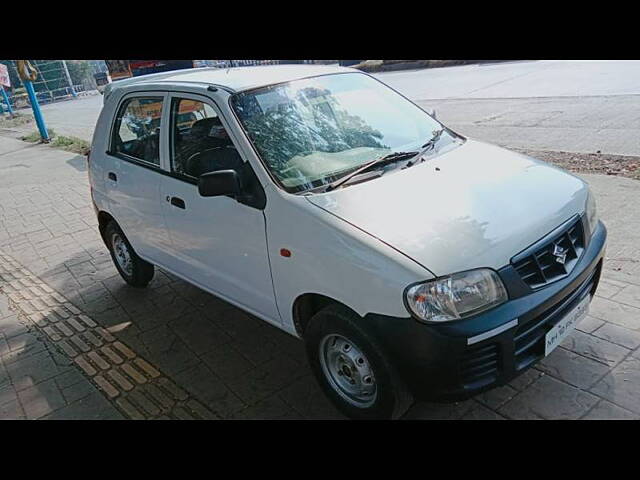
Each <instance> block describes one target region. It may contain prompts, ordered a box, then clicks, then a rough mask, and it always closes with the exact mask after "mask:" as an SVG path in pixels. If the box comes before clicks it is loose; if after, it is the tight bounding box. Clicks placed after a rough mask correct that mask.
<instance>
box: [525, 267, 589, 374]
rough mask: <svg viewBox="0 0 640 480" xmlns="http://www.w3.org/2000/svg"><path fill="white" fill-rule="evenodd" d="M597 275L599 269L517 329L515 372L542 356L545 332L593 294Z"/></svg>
mask: <svg viewBox="0 0 640 480" xmlns="http://www.w3.org/2000/svg"><path fill="white" fill-rule="evenodd" d="M598 273H599V267H598V268H597V269H595V270H594V271H593V272H592V273H591V275H589V277H588V278H587V279H586V280H585V281H584V282H582V284H580V285H579V286H578V287H577V288H575V289H574V290H573V291H572V292H571V293H569V294H568V295H567V296H565V297H564V298H563V299H562V300H561V301H560V302H558V303H556V304H555V305H554V306H553V307H551V308H549V309H547V310H545V311H544V312H542V313H541V314H539V315H537V316H536V317H535V318H534V319H532V320H531V321H529V322H527V323H526V324H525V325H520V326H519V327H518V329H517V330H516V333H515V335H514V338H513V340H514V355H515V368H516V370H522V369H523V368H526V367H528V366H529V365H531V364H532V363H533V362H535V361H536V360H538V359H540V358H542V357H543V356H544V337H545V336H546V334H547V332H548V331H549V330H551V329H552V328H553V326H554V325H555V324H556V323H557V322H558V321H559V319H560V318H562V317H563V316H564V315H565V314H567V313H568V312H569V311H570V310H571V309H572V308H573V307H575V306H576V305H577V304H578V302H580V300H582V299H583V298H584V296H585V295H587V291H590V292H591V293H592V294H593V287H594V283H595V282H596V281H597V275H598Z"/></svg>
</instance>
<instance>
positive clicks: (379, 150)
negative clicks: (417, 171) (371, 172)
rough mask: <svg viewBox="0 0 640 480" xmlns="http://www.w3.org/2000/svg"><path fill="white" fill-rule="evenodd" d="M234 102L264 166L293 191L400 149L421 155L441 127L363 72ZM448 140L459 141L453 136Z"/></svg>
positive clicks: (255, 93) (276, 88)
mask: <svg viewBox="0 0 640 480" xmlns="http://www.w3.org/2000/svg"><path fill="white" fill-rule="evenodd" d="M231 105H232V107H233V109H234V111H235V112H236V114H237V116H238V118H239V119H240V121H241V123H242V125H243V127H244V129H245V131H246V132H247V134H248V136H249V138H250V140H251V141H252V143H253V144H254V146H255V147H256V150H257V151H258V153H259V154H260V156H261V157H262V160H263V162H264V163H265V165H266V166H267V168H268V169H269V170H270V171H271V172H272V174H273V175H274V176H275V178H276V179H277V180H278V181H279V182H280V184H281V185H282V186H283V187H284V188H285V189H286V190H287V191H289V192H301V191H305V190H308V189H311V188H315V187H319V186H321V185H325V184H327V183H329V182H331V181H333V180H335V179H337V178H340V177H341V176H343V175H345V174H346V173H348V172H350V171H353V170H355V169H356V168H358V167H360V166H361V165H364V164H365V163H367V162H370V161H372V160H375V159H376V158H379V157H382V156H384V155H388V154H389V153H392V152H399V151H414V150H420V148H421V146H422V145H424V144H425V142H427V141H428V140H429V139H430V138H431V137H432V136H433V132H434V131H435V130H437V129H439V128H441V126H440V124H439V123H438V122H436V121H435V120H434V119H432V118H431V117H430V116H429V115H427V114H426V113H425V112H424V111H422V110H421V109H420V108H418V107H417V106H415V105H414V104H413V103H411V102H409V101H408V100H406V99H405V98H404V97H402V96H401V95H398V94H397V93H396V92H394V91H393V90H391V89H390V88H388V87H386V86H384V85H382V84H381V83H380V82H378V81H376V80H374V79H373V78H371V77H369V76H368V75H364V74H361V73H348V74H337V75H325V76H320V77H313V78H308V79H302V80H295V81H292V82H288V83H285V84H279V85H273V86H269V87H264V88H260V89H256V90H250V91H247V92H241V93H238V94H236V95H234V96H233V97H232V100H231ZM446 137H448V139H446V140H445V141H447V142H450V141H452V140H453V137H452V136H451V135H450V134H449V133H446V134H444V135H442V138H443V139H445V138H446ZM439 141H442V140H439Z"/></svg>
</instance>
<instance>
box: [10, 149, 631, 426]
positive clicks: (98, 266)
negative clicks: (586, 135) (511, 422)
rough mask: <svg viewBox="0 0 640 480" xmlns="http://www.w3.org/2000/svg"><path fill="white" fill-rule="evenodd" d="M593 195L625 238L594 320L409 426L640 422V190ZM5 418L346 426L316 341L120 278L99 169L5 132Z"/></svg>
mask: <svg viewBox="0 0 640 480" xmlns="http://www.w3.org/2000/svg"><path fill="white" fill-rule="evenodd" d="M584 178H585V179H586V180H587V181H588V182H589V183H590V184H591V185H592V188H593V189H594V192H595V194H596V197H597V199H598V206H599V211H600V215H601V217H602V218H603V220H604V221H605V223H606V224H607V226H608V228H609V232H610V237H609V244H608V252H607V263H605V270H604V273H603V280H602V283H601V286H600V289H599V291H598V294H597V296H596V298H595V299H594V301H593V302H592V306H591V314H590V316H589V317H587V318H586V319H585V320H583V321H582V323H581V324H580V325H579V326H578V330H576V331H575V332H574V333H573V334H572V336H570V337H569V338H568V339H567V340H565V342H564V343H563V344H562V345H561V347H559V348H558V349H557V350H556V351H554V352H553V353H552V354H551V355H550V356H549V357H547V359H545V360H544V361H543V362H541V363H540V364H538V365H537V366H536V367H535V368H534V369H532V370H530V371H528V372H527V373H526V374H525V375H523V376H521V377H519V378H518V379H516V380H515V381H514V382H512V383H511V384H509V385H507V386H504V387H501V388H499V389H495V390H492V391H490V392H487V393H485V394H483V395H480V396H478V397H476V398H474V399H472V400H468V401H465V402H460V403H457V404H453V405H436V404H430V403H419V404H416V405H415V406H414V407H413V408H412V409H411V410H410V411H409V412H408V414H407V418H415V419H440V418H455V419H458V418H465V419H502V418H512V419H518V418H587V419H591V418H636V419H637V418H640V375H639V374H638V372H640V368H639V367H640V241H639V240H640V228H639V227H640V218H638V213H637V212H638V211H639V208H638V207H639V206H640V182H637V181H633V180H629V179H625V178H619V177H607V176H599V175H588V176H584ZM0 418H154V419H161V418H174V419H180V418H244V419H258V418H291V419H295V418H317V419H327V418H341V416H340V414H339V413H338V412H336V411H335V409H333V407H332V406H331V405H330V404H329V403H328V401H327V400H326V398H325V397H324V395H322V393H321V392H320V390H319V388H318V387H317V385H316V384H315V381H314V380H313V378H312V377H311V374H310V371H309V368H308V366H307V363H306V358H305V355H304V350H303V348H302V343H301V342H300V341H298V340H296V339H294V338H293V337H290V336H288V335H287V334H285V333H283V332H281V331H279V330H277V329H275V328H274V327H271V326H269V325H267V324H265V323H264V322H261V321H259V320H257V319H255V318H253V317H251V316H250V315H247V314H245V313H244V312H241V311H240V310H238V309H236V308H235V307H233V306H231V305H228V304H226V303H225V302H222V301H221V300H219V299H217V298H215V297H213V296H212V295H209V294H207V293H205V292H203V291H201V290H199V289H197V288H195V287H193V286H191V285H188V284H187V283H185V282H183V281H181V280H179V279H177V278H175V277H173V276H172V275H170V274H168V273H166V272H163V271H161V270H159V271H157V272H156V276H155V278H154V280H153V281H152V282H151V284H150V285H149V287H148V288H146V289H143V290H138V289H132V288H130V287H128V286H127V285H126V284H125V283H124V282H123V281H122V280H121V279H120V277H119V276H118V274H117V272H116V270H115V267H114V266H113V264H112V263H111V259H110V257H109V255H108V253H107V250H106V248H105V247H104V245H103V244H102V241H101V239H100V237H99V234H98V231H97V226H96V219H95V214H94V212H93V210H92V208H91V206H90V200H89V190H88V183H87V172H86V160H85V158H84V157H80V156H76V155H74V154H70V153H67V152H62V151H58V150H55V149H52V148H49V147H46V146H41V145H36V146H33V145H28V144H24V143H22V142H19V141H16V140H12V139H7V138H2V137H0Z"/></svg>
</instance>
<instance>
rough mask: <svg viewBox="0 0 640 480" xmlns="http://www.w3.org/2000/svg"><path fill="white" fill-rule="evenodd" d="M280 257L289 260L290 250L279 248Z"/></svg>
mask: <svg viewBox="0 0 640 480" xmlns="http://www.w3.org/2000/svg"><path fill="white" fill-rule="evenodd" d="M280 255H282V256H283V257H285V258H289V257H290V256H291V250H288V249H286V248H281V249H280Z"/></svg>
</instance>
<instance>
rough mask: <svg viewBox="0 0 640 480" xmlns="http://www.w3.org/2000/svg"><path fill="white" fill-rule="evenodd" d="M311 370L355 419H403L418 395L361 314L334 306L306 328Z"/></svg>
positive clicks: (350, 416)
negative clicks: (410, 391)
mask: <svg viewBox="0 0 640 480" xmlns="http://www.w3.org/2000/svg"><path fill="white" fill-rule="evenodd" d="M304 338H305V343H306V348H307V357H308V359H309V363H310V365H311V369H312V371H313V373H314V375H315V377H316V379H317V381H318V383H319V384H320V386H321V387H322V390H323V391H324V392H325V394H326V395H327V397H329V399H330V400H331V401H332V403H333V404H334V405H335V406H336V408H338V410H340V411H341V412H342V413H344V414H345V415H346V416H347V417H349V418H352V419H356V420H373V419H396V418H400V417H401V416H402V415H403V414H404V413H405V412H406V411H407V410H408V409H409V407H410V406H411V405H412V403H413V398H412V396H411V394H410V393H409V390H408V389H407V387H406V386H405V384H404V382H403V381H402V380H401V379H400V376H399V375H398V373H397V371H396V369H395V368H394V367H393V365H391V363H390V361H389V359H388V357H387V355H386V354H385V352H384V351H383V349H382V347H381V346H380V344H379V343H378V342H377V341H376V339H375V338H374V337H373V336H372V335H371V334H369V333H368V332H367V331H366V330H365V329H364V328H363V327H362V319H361V318H360V317H358V316H357V315H356V314H355V313H353V312H352V311H350V310H349V309H347V308H346V307H343V306H341V305H329V306H327V307H325V308H323V309H322V310H320V311H319V312H318V313H316V314H315V315H314V316H313V317H312V318H311V320H310V322H309V325H308V327H307V329H306V331H305V333H304Z"/></svg>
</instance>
